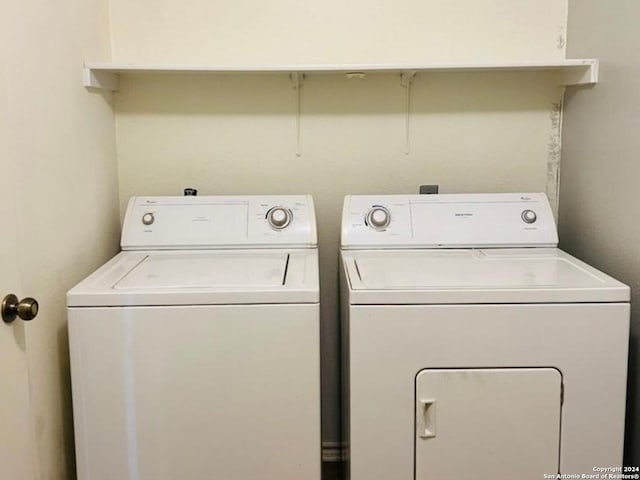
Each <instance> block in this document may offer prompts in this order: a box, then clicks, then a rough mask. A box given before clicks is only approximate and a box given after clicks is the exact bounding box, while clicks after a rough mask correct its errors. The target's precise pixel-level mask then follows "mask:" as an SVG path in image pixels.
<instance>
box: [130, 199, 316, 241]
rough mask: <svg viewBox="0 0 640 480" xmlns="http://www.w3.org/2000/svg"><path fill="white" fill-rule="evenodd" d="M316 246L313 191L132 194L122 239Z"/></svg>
mask: <svg viewBox="0 0 640 480" xmlns="http://www.w3.org/2000/svg"><path fill="white" fill-rule="evenodd" d="M316 245H317V233H316V220H315V212H314V206H313V199H312V198H311V196H309V195H273V196H269V195H265V196H198V197H194V196H186V197H133V198H131V200H130V201H129V204H128V206H127V211H126V213H125V218H124V224H123V228H122V239H121V247H122V249H123V250H155V249H181V248H184V249H196V248H220V247H223V248H243V247H282V246H294V247H311V246H316Z"/></svg>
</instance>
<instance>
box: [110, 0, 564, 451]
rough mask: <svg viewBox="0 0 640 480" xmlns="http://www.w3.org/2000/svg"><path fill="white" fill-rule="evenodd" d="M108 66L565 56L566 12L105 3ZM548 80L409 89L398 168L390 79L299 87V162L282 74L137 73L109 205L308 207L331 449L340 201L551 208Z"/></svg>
mask: <svg viewBox="0 0 640 480" xmlns="http://www.w3.org/2000/svg"><path fill="white" fill-rule="evenodd" d="M111 14H112V35H113V36H112V42H113V52H114V55H113V60H114V61H117V62H157V63H172V62H173V63H189V62H193V63H212V64H224V63H229V64H231V63H233V64H270V63H305V64H312V63H340V62H354V63H369V62H370V63H373V62H381V63H384V62H425V63H429V62H446V63H455V62H462V61H477V62H480V61H485V62H489V61H500V60H520V61H526V60H535V59H537V60H542V59H544V60H549V59H562V58H564V35H565V27H566V2H565V1H556V0H546V1H544V2H541V1H540V0H518V1H513V0H491V1H483V2H478V1H477V0H457V1H448V2H443V1H437V0H428V1H425V0H403V1H395V2H392V1H389V0H378V1H376V2H370V1H367V2H365V1H357V2H356V1H352V2H343V1H338V0H332V1H329V2H320V3H315V4H314V3H310V2H292V1H285V0H278V1H273V2H259V1H254V0H242V1H236V2H220V1H204V0H189V1H183V2H175V1H172V0H162V1H157V0H155V1H151V0H143V1H142V0H141V1H137V2H129V1H127V0H111ZM557 85H558V82H557V78H556V76H555V74H552V73H541V72H538V73H499V74H496V73H476V74H429V75H419V76H418V78H417V79H416V80H415V83H414V85H413V89H412V103H411V111H412V117H411V122H412V123H411V130H410V136H411V153H410V155H405V154H404V148H405V145H404V138H405V130H404V126H405V123H404V121H405V120H404V96H403V95H404V91H403V89H402V88H401V87H400V80H399V77H398V76H396V75H373V76H372V75H370V76H368V77H367V78H365V79H361V80H357V79H351V80H348V79H346V78H345V77H342V76H338V75H310V76H308V77H307V78H306V80H305V83H304V87H303V105H302V111H303V115H302V122H303V124H302V150H303V155H302V156H301V157H297V156H296V155H295V114H294V112H295V94H294V90H293V89H292V87H291V84H290V83H289V80H288V79H287V77H286V76H285V75H281V76H278V75H261V76H260V75H256V76H197V75H193V76H189V75H157V76H139V77H136V76H132V77H123V78H122V79H121V88H120V92H119V93H118V94H116V125H117V126H116V128H117V152H118V163H119V179H120V199H121V205H122V206H124V205H125V203H126V201H127V199H128V197H129V196H130V195H134V194H142V195H150V194H180V193H181V191H182V188H183V187H186V186H193V187H196V188H198V189H199V190H200V193H201V194H230V193H239V194H242V193H311V194H313V196H314V199H315V201H316V207H317V213H318V223H319V231H320V252H321V253H320V255H321V290H322V293H321V310H322V338H323V345H322V351H323V372H322V376H323V412H324V421H323V436H324V440H325V441H329V442H335V441H338V440H339V432H340V430H339V414H338V412H339V364H338V360H339V355H338V352H339V348H338V347H339V345H338V299H337V296H338V289H337V283H338V276H337V248H338V242H339V228H340V225H339V221H340V208H341V203H342V197H343V196H344V195H345V194H347V193H375V192H385V193H392V192H396V193H402V192H417V188H418V185H419V184H420V183H439V184H440V185H441V190H442V191H444V192H472V191H499V192H500V191H545V190H546V191H548V193H549V194H550V196H551V197H555V193H556V177H555V174H556V167H557V162H558V160H559V158H558V155H557V141H558V136H559V123H558V115H559V112H558V108H559V105H560V102H561V99H562V89H560V88H558V87H557Z"/></svg>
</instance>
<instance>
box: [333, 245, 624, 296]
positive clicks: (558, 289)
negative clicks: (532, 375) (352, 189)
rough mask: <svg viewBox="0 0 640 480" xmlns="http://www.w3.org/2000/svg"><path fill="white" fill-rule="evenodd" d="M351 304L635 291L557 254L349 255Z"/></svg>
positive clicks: (540, 250) (353, 252)
mask: <svg viewBox="0 0 640 480" xmlns="http://www.w3.org/2000/svg"><path fill="white" fill-rule="evenodd" d="M342 261H343V264H344V268H345V272H346V276H347V281H348V284H349V297H350V298H349V301H350V303H351V304H386V305H394V304H402V305H404V304H485V303H565V302H628V301H629V296H630V292H629V287H627V286H626V285H624V284H622V283H620V282H618V281H617V280H615V279H613V278H611V277H610V276H608V275H606V274H604V273H602V272H600V271H598V270H596V269H595V268H593V267H591V266H589V265H587V264H586V263H584V262H582V261H580V260H578V259H577V258H574V257H572V256H571V255H569V254H567V253H565V252H563V251H561V250H559V249H557V248H505V249H495V248H494V249H468V250H458V249H450V250H391V249H389V250H351V251H349V250H343V251H342Z"/></svg>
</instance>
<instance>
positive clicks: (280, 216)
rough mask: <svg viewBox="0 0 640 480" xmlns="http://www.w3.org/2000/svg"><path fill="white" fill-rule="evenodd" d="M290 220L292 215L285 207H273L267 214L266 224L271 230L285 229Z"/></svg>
mask: <svg viewBox="0 0 640 480" xmlns="http://www.w3.org/2000/svg"><path fill="white" fill-rule="evenodd" d="M292 219H293V213H291V210H289V209H288V208H286V207H282V206H278V207H273V208H270V209H269V211H268V212H267V222H269V226H270V227H271V228H275V229H276V230H282V229H283V228H287V226H289V224H290V223H291V220H292Z"/></svg>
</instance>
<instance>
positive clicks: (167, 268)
mask: <svg viewBox="0 0 640 480" xmlns="http://www.w3.org/2000/svg"><path fill="white" fill-rule="evenodd" d="M288 262H289V254H288V253H286V252H266V253H254V254H246V253H227V254H223V255H220V254H210V253H191V254H189V255H180V254H177V253H168V254H164V255H159V254H157V253H151V254H149V255H147V256H146V257H145V258H144V259H143V260H142V261H141V262H140V263H139V264H138V265H136V266H135V267H134V268H133V269H132V270H131V271H130V272H128V273H127V274H126V275H125V276H124V277H122V278H121V279H120V280H119V281H118V282H117V283H116V284H115V285H114V287H113V288H114V289H115V290H140V289H143V290H163V289H179V288H250V287H274V286H279V285H284V283H285V281H286V273H287V263H288Z"/></svg>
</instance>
